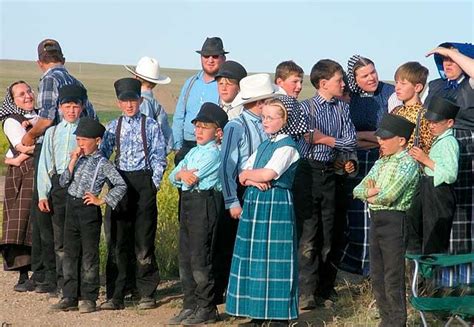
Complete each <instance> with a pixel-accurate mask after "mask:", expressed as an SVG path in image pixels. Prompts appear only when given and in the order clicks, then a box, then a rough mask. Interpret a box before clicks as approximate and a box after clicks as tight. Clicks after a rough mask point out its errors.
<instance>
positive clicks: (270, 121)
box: [262, 105, 286, 134]
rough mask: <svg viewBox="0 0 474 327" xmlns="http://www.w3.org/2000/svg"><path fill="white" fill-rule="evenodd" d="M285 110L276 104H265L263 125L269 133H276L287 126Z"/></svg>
mask: <svg viewBox="0 0 474 327" xmlns="http://www.w3.org/2000/svg"><path fill="white" fill-rule="evenodd" d="M285 123H286V121H285V119H284V112H283V111H282V108H280V107H279V106H276V105H265V106H263V108H262V125H263V130H264V131H265V133H267V134H274V133H276V132H278V131H279V130H280V129H281V128H282V127H283V126H285Z"/></svg>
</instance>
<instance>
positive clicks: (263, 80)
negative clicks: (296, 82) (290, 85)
mask: <svg viewBox="0 0 474 327" xmlns="http://www.w3.org/2000/svg"><path fill="white" fill-rule="evenodd" d="M239 85H240V92H239V93H238V94H237V96H236V97H235V99H234V101H233V102H232V107H236V106H239V105H244V104H247V103H250V102H254V101H258V100H263V99H268V98H274V97H276V96H279V95H281V93H279V87H278V86H277V85H275V84H273V82H272V79H271V77H270V75H269V74H255V75H250V76H247V77H244V78H242V80H241V81H240V83H239Z"/></svg>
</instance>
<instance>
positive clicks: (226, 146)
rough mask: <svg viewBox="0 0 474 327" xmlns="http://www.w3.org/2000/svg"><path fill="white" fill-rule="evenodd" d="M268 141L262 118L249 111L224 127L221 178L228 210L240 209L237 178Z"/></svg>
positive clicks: (245, 111)
mask: <svg viewBox="0 0 474 327" xmlns="http://www.w3.org/2000/svg"><path fill="white" fill-rule="evenodd" d="M266 139H268V137H267V135H266V134H265V132H264V131H263V126H262V118H261V117H259V116H257V115H255V114H254V113H252V112H251V111H249V110H244V111H243V112H242V114H240V116H238V117H237V118H235V119H233V120H231V121H229V122H228V123H227V125H226V126H225V127H224V138H223V139H222V146H221V161H222V164H221V169H220V172H219V176H220V179H221V183H222V194H223V196H224V202H225V207H226V209H230V208H235V207H239V206H240V203H239V199H238V198H237V181H236V180H237V176H238V174H240V173H241V172H242V170H243V169H244V165H245V163H246V162H247V160H248V158H249V157H250V156H251V155H252V153H254V152H255V151H257V148H258V146H259V145H260V143H262V142H263V141H265V140H266Z"/></svg>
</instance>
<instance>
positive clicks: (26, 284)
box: [13, 279, 36, 292]
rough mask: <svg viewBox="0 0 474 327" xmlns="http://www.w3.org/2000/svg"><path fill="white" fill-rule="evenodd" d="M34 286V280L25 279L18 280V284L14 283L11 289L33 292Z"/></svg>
mask: <svg viewBox="0 0 474 327" xmlns="http://www.w3.org/2000/svg"><path fill="white" fill-rule="evenodd" d="M35 287H36V285H35V282H34V281H32V280H31V279H27V280H24V281H22V282H20V281H18V284H16V285H15V286H14V287H13V289H14V290H15V291H16V292H33V291H34V290H35Z"/></svg>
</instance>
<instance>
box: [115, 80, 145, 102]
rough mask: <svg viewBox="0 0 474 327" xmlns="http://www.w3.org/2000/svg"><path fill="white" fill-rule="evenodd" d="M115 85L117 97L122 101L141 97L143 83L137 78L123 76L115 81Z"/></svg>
mask: <svg viewBox="0 0 474 327" xmlns="http://www.w3.org/2000/svg"><path fill="white" fill-rule="evenodd" d="M114 87H115V94H116V95H117V99H119V100H122V101H125V100H136V99H139V98H140V97H141V94H142V92H141V88H142V83H141V82H140V81H139V80H137V79H135V78H130V77H126V78H121V79H119V80H117V81H115V83H114Z"/></svg>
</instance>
